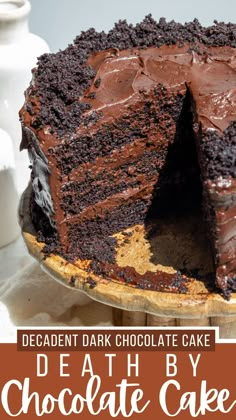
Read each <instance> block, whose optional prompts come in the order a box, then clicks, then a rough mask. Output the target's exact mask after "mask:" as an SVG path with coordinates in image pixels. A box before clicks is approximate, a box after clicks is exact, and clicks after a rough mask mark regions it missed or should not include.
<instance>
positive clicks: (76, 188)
mask: <svg viewBox="0 0 236 420" xmlns="http://www.w3.org/2000/svg"><path fill="white" fill-rule="evenodd" d="M157 160H158V153H157V152H154V151H153V152H146V153H145V154H144V155H143V156H142V158H140V160H139V161H135V162H133V163H132V164H126V165H123V166H120V167H119V169H117V170H116V171H114V172H111V171H110V172H109V173H106V174H100V176H99V177H97V178H96V179H93V180H91V179H89V178H88V180H86V181H84V182H69V183H67V184H64V185H63V188H62V191H63V192H62V204H61V207H62V208H63V210H64V211H65V214H76V213H79V212H81V211H82V210H83V209H84V208H86V207H88V206H90V205H91V204H95V203H97V202H99V201H103V200H105V199H106V198H107V197H109V196H112V195H113V194H117V193H119V192H122V191H125V190H127V189H130V188H138V187H139V186H140V187H141V186H143V185H145V184H147V183H150V182H152V183H153V185H155V184H156V182H157V177H158V172H157V170H158V169H157Z"/></svg>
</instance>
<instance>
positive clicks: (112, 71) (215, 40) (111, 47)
mask: <svg viewBox="0 0 236 420" xmlns="http://www.w3.org/2000/svg"><path fill="white" fill-rule="evenodd" d="M235 48H236V25H235V24H231V23H228V24H224V23H218V22H215V23H214V25H212V26H210V27H207V28H205V27H203V26H201V24H200V23H199V22H198V21H197V20H194V21H193V22H190V23H185V24H184V25H182V24H180V23H176V22H174V21H171V22H166V21H165V19H163V18H162V19H160V21H159V22H156V21H155V20H154V19H153V18H152V16H151V15H148V16H147V17H146V18H145V19H144V20H143V21H142V22H141V23H139V24H137V25H135V26H134V25H129V24H127V22H126V21H120V22H118V23H117V24H115V26H114V28H113V29H111V30H110V31H109V32H108V33H105V32H100V33H99V32H96V31H95V30H94V29H89V30H88V31H86V32H82V33H81V34H80V35H79V36H78V37H77V38H76V39H75V41H74V44H73V45H70V46H69V47H68V48H67V49H65V50H64V51H59V52H58V53H56V54H44V55H43V56H41V57H40V58H39V61H38V67H37V68H36V69H35V70H34V80H33V83H32V84H31V87H30V89H28V92H27V101H26V112H27V113H28V114H29V115H30V126H31V127H32V128H33V129H40V128H42V127H45V126H48V127H49V131H50V133H51V134H53V133H54V134H56V136H57V137H58V138H60V137H63V136H65V135H71V134H72V133H75V132H76V130H77V128H78V126H79V125H81V124H85V125H92V124H93V123H96V121H97V120H98V119H99V118H100V115H101V114H100V113H101V112H102V113H103V114H104V113H107V115H108V116H109V112H110V111H111V105H112V106H114V104H115V105H119V104H120V103H121V104H122V103H123V102H125V101H127V103H129V101H130V100H131V101H132V100H133V99H134V98H135V96H136V95H137V94H139V92H140V91H142V90H143V89H144V90H146V89H150V88H152V87H153V85H155V84H157V83H163V84H164V85H165V86H167V87H168V88H170V89H173V88H174V89H175V88H178V89H179V90H180V91H181V90H182V91H183V90H184V88H185V81H188V78H189V74H190V67H191V66H192V64H194V66H193V67H195V74H194V77H193V79H194V80H197V77H198V75H197V73H198V74H199V73H201V72H202V70H203V69H204V71H206V72H207V74H208V75H209V73H208V71H207V68H208V67H210V62H212V61H214V62H215V63H216V65H217V69H218V70H219V71H218V73H217V74H219V77H221V75H222V73H223V74H226V77H224V78H225V81H226V82H227V83H228V85H227V86H226V85H225V86H224V88H223V89H224V91H225V90H226V91H227V92H228V90H231V91H232V89H233V86H235V80H236V76H235V61H236V53H235ZM163 58H164V60H163ZM164 61H165V62H166V63H165V62H164ZM167 62H168V63H167ZM221 62H226V63H227V64H224V65H223V64H222V65H221ZM217 63H218V64H217ZM196 64H198V66H197V65H196ZM167 65H168V66H169V68H170V67H171V77H170V72H168V71H167V68H166V66H167ZM207 66H208V67H207ZM226 66H227V71H225V70H226ZM197 69H198V70H199V71H197ZM229 69H230V70H229ZM228 72H231V74H230V77H229V80H228ZM114 77H115V78H116V79H117V82H118V85H119V89H116V90H115V91H114V88H112V87H111V80H112V81H113V86H114ZM212 80H214V77H211V81H210V82H209V83H208V85H207V86H206V85H205V86H203V85H202V86H201V88H202V89H206V90H207V89H208V88H209V86H210V85H211V87H212V89H213V90H215V93H216V94H217V95H219V94H220V93H221V92H219V91H217V92H216V90H217V89H218V90H219V88H218V86H219V83H217V82H214V86H213V85H212ZM222 86H223V85H222V83H221V87H222ZM192 88H193V89H194V83H193V84H192ZM212 89H211V90H212ZM211 90H210V91H209V95H208V96H209V97H210V96H211V95H212V91H211ZM198 94H199V96H202V93H201V92H200V90H199V91H198ZM227 95H228V93H227ZM231 98H232V95H231ZM233 100H234V101H235V93H234V94H233ZM115 112H117V108H116V111H115ZM229 112H231V111H229ZM220 118H221V117H220ZM221 119H222V118H221ZM234 119H235V118H232V117H231V115H230V117H229V121H230V122H232V120H234ZM210 126H212V127H214V126H215V124H214V123H213V124H210ZM227 126H228V119H227V118H226V122H225V123H224V122H223V124H222V122H221V123H220V124H219V125H218V128H219V129H225V128H226V127H227Z"/></svg>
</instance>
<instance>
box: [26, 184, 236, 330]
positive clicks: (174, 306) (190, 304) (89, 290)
mask: <svg viewBox="0 0 236 420" xmlns="http://www.w3.org/2000/svg"><path fill="white" fill-rule="evenodd" d="M30 197H31V187H30V186H29V187H28V188H27V189H26V191H25V192H24V193H23V195H22V198H21V202H20V207H19V220H20V225H21V229H22V235H23V238H24V241H25V243H26V246H27V248H28V251H29V253H30V254H31V255H32V256H33V257H34V258H35V259H36V260H37V261H38V262H39V263H40V266H41V268H42V269H43V270H44V271H46V272H47V273H48V274H49V275H50V276H51V277H53V278H54V279H55V280H57V281H58V282H60V283H62V284H63V285H65V286H66V287H69V288H71V289H74V290H75V292H76V291H82V292H83V293H85V294H86V295H87V296H88V297H90V298H92V299H94V300H95V301H98V302H101V303H103V304H106V305H110V306H112V308H113V322H114V325H115V326H196V327H199V326H219V327H220V336H221V337H222V338H236V294H232V296H231V299H230V301H226V300H225V299H224V298H223V297H222V296H221V295H220V294H219V293H215V292H211V291H210V290H209V287H208V286H207V281H205V280H204V278H203V277H204V276H202V278H201V280H199V277H198V279H197V278H194V277H193V276H192V277H191V278H190V277H189V278H188V281H189V285H188V288H187V291H186V293H184V294H182V293H173V292H172V293H169V292H157V291H149V290H143V289H139V288H135V287H133V286H129V285H126V284H122V283H121V282H118V281H115V280H114V279H112V278H110V279H106V278H101V277H99V276H97V275H96V274H95V273H91V271H90V272H89V270H88V267H89V264H90V262H89V261H81V260H78V261H76V262H75V263H73V264H72V263H69V262H67V261H66V260H64V259H63V258H61V257H60V256H58V255H51V256H49V257H47V258H45V256H44V254H43V251H42V250H43V248H44V244H43V243H39V242H38V241H37V239H36V234H35V230H34V227H33V225H32V222H31V217H30V212H29V208H30V206H29V202H30ZM192 229H194V227H193V226H192ZM166 231H168V229H165V236H166ZM193 233H194V234H195V233H196V232H195V231H194V232H193ZM129 236H130V237H131V239H130V240H128V241H124V242H125V245H124V247H125V249H122V247H121V250H120V251H119V255H118V260H117V264H119V266H120V267H124V266H127V265H129V264H130V262H132V264H133V266H134V268H135V269H136V270H137V271H138V272H142V271H143V272H145V271H148V270H150V271H155V270H157V269H161V270H163V272H164V271H166V272H173V270H174V269H173V267H172V266H171V267H170V266H166V265H165V261H164V259H163V258H164V257H163V255H159V258H160V259H161V262H162V264H163V265H162V264H160V263H157V262H155V261H154V262H153V261H152V262H150V255H152V254H153V252H155V249H156V253H157V255H158V252H159V251H160V249H162V250H163V252H166V253H168V252H169V253H172V250H169V251H168V246H167V248H166V249H165V246H164V245H163V243H164V242H163V235H162V236H161V238H160V239H158V235H157V236H156V237H155V235H154V238H152V244H151V245H152V248H153V249H152V250H150V247H151V245H150V244H149V243H147V240H146V239H145V238H144V233H143V232H142V230H140V229H139V231H138V232H137V229H136V230H135V231H133V232H132V235H129ZM185 236H187V235H185ZM117 239H118V241H119V239H120V237H119V235H117ZM166 239H167V243H168V238H166ZM195 240H196V241H197V240H198V239H197V237H196V238H195ZM202 240H204V239H202ZM160 241H161V242H160ZM186 241H187V242H185V243H183V241H182V240H181V243H182V247H185V249H188V250H189V253H191V242H189V243H188V237H187V238H186ZM200 241H201V239H200ZM160 244H161V246H160ZM199 245H200V246H199V249H200V251H199V254H198V255H196V256H195V261H197V264H198V265H197V266H199V265H200V264H201V263H202V261H203V259H204V258H205V252H204V250H203V251H201V243H199ZM180 247H181V246H180V244H178V243H177V244H176V246H175V248H176V249H178V248H180ZM158 250H159V251H158ZM181 255H182V254H181ZM167 257H168V258H169V256H167ZM187 257H188V256H186V258H187ZM122 258H123V259H122ZM181 258H182V257H181ZM176 259H178V255H177V256H176ZM190 264H191V261H190ZM203 265H204V264H203Z"/></svg>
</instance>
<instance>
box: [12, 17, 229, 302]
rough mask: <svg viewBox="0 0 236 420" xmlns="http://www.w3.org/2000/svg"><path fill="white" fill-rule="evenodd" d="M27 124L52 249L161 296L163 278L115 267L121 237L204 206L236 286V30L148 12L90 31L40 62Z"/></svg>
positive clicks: (220, 271)
mask: <svg viewBox="0 0 236 420" xmlns="http://www.w3.org/2000/svg"><path fill="white" fill-rule="evenodd" d="M20 117H21V121H22V128H23V138H22V143H21V149H24V148H27V149H28V151H29V156H30V160H31V165H32V191H33V193H32V208H31V211H32V220H33V221H34V224H35V227H36V229H37V231H38V238H39V240H42V241H43V242H45V243H46V244H47V252H54V253H55V252H57V253H60V254H61V255H63V256H64V257H65V258H66V259H68V260H70V261H73V260H74V259H78V258H79V259H82V260H88V261H91V267H92V269H93V270H97V271H98V272H101V273H102V274H103V275H105V274H106V272H109V271H112V272H113V274H114V275H116V276H117V278H119V276H120V278H121V277H122V280H123V281H126V282H131V283H132V279H136V280H135V284H136V285H138V286H139V287H146V286H145V285H147V287H148V288H149V289H154V290H159V289H160V287H159V284H161V281H162V277H163V273H162V274H161V273H158V272H156V273H155V274H153V273H145V276H144V277H142V276H141V275H139V274H138V273H136V272H135V270H134V269H132V268H128V267H127V268H126V269H124V270H122V272H121V271H120V270H118V268H117V265H116V252H117V239H116V234H117V233H118V232H122V231H124V230H125V229H127V228H130V227H133V226H141V225H145V226H147V232H148V231H150V225H152V227H153V222H151V223H149V220H152V221H153V220H154V219H155V217H154V218H153V215H154V216H155V215H156V214H162V213H163V212H164V213H165V214H167V213H168V211H169V209H170V208H172V209H173V207H176V208H181V209H183V208H184V209H185V211H186V209H187V211H190V212H191V211H192V210H193V209H194V207H195V205H196V201H199V202H200V201H201V205H202V209H203V215H204V220H205V222H206V229H207V232H208V236H209V238H210V241H211V244H212V250H213V258H214V264H215V279H216V285H217V287H218V288H219V289H221V291H222V292H223V294H224V296H226V297H228V296H229V295H230V293H231V291H232V290H236V25H234V24H224V23H217V22H215V23H214V25H213V26H211V27H208V28H204V27H202V26H201V25H200V23H199V22H198V21H197V20H195V21H193V22H191V23H187V24H185V25H181V24H178V23H175V22H173V21H172V22H169V23H167V22H166V21H165V19H160V21H159V22H158V23H157V22H156V21H155V20H154V19H153V18H152V17H151V16H147V17H146V18H145V19H144V20H143V22H141V23H140V24H137V25H136V26H133V25H128V24H127V23H126V22H125V21H120V22H119V23H117V24H116V25H115V26H114V28H113V29H112V30H111V31H109V32H108V33H104V32H101V33H98V32H96V31H95V30H94V29H90V30H88V31H87V32H82V33H81V34H80V35H79V36H78V37H77V38H76V39H75V41H74V44H73V45H70V46H69V47H68V48H67V49H66V50H64V51H59V52H58V53H56V54H46V55H43V56H41V57H40V58H39V61H38V66H37V68H36V69H34V70H33V80H32V83H31V85H30V87H29V88H28V90H27V91H26V101H25V105H24V107H23V108H22V110H21V112H20ZM180 203H181V206H180ZM183 203H184V205H183ZM166 276H167V277H168V276H169V277H168V281H169V286H170V287H169V288H170V289H172V290H174V291H184V287H183V282H182V280H183V277H182V274H181V273H180V272H179V271H177V272H176V273H175V274H171V275H167V274H166V275H165V277H166ZM165 280H166V279H165Z"/></svg>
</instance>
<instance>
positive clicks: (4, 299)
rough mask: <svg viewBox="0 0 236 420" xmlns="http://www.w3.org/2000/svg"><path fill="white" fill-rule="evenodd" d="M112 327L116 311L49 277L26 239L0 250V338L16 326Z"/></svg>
mask: <svg viewBox="0 0 236 420" xmlns="http://www.w3.org/2000/svg"><path fill="white" fill-rule="evenodd" d="M99 325H100V326H110V325H112V310H111V308H110V307H109V306H106V305H103V304H100V303H98V302H94V301H92V300H91V299H90V298H88V297H87V296H86V295H85V294H84V293H82V292H80V291H78V290H73V289H69V288H67V287H65V286H63V285H62V284H60V283H58V282H57V281H55V280H53V279H52V278H51V277H50V276H48V275H47V274H45V273H44V272H43V271H42V270H41V268H40V267H39V264H38V263H37V262H36V261H35V260H34V259H33V258H31V257H30V256H29V255H28V252H27V249H26V247H25V244H24V242H23V239H22V238H21V237H19V238H18V239H17V240H16V241H15V242H14V243H12V244H11V245H9V246H7V247H5V248H2V249H0V338H7V337H12V336H13V335H14V334H15V330H16V326H99Z"/></svg>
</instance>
